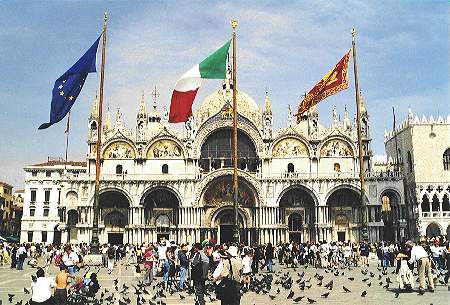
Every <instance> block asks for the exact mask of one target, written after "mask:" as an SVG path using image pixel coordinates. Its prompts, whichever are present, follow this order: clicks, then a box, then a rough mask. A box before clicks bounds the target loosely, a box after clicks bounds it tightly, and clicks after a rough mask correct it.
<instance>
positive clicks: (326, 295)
mask: <svg viewBox="0 0 450 305" xmlns="http://www.w3.org/2000/svg"><path fill="white" fill-rule="evenodd" d="M329 295H330V292H329V291H328V292H326V293H324V294H322V295H321V297H322V298H325V299H326V298H328V296H329Z"/></svg>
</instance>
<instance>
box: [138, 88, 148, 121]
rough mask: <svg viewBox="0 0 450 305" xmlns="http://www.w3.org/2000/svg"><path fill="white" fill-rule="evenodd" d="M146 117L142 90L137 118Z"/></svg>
mask: <svg viewBox="0 0 450 305" xmlns="http://www.w3.org/2000/svg"><path fill="white" fill-rule="evenodd" d="M146 117H147V108H146V107H145V100H144V90H142V96H141V103H140V104H139V112H138V118H146Z"/></svg>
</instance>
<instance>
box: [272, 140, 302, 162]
mask: <svg viewBox="0 0 450 305" xmlns="http://www.w3.org/2000/svg"><path fill="white" fill-rule="evenodd" d="M303 156H305V157H307V156H309V149H308V147H307V146H306V144H305V143H304V142H303V141H301V140H299V139H297V138H294V137H287V138H284V139H281V140H280V141H278V142H277V143H276V144H275V145H274V147H273V149H272V157H274V158H286V157H303Z"/></svg>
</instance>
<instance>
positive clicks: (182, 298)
mask: <svg viewBox="0 0 450 305" xmlns="http://www.w3.org/2000/svg"><path fill="white" fill-rule="evenodd" d="M178 295H179V296H180V300H184V299H185V298H186V297H185V296H184V295H182V294H181V293H179V294H178Z"/></svg>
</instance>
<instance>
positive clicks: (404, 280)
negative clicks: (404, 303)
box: [395, 247, 414, 291]
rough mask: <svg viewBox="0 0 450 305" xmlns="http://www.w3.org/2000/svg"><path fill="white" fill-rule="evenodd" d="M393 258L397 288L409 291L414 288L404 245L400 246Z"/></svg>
mask: <svg viewBox="0 0 450 305" xmlns="http://www.w3.org/2000/svg"><path fill="white" fill-rule="evenodd" d="M395 259H396V261H397V281H398V288H399V289H406V290H407V291H411V290H412V289H413V288H414V278H413V274H412V272H411V269H409V266H408V259H409V257H408V255H407V251H406V249H405V248H404V247H402V249H401V250H400V251H399V253H398V254H397V257H396V258H395Z"/></svg>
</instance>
